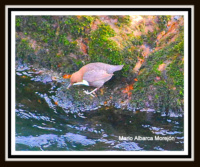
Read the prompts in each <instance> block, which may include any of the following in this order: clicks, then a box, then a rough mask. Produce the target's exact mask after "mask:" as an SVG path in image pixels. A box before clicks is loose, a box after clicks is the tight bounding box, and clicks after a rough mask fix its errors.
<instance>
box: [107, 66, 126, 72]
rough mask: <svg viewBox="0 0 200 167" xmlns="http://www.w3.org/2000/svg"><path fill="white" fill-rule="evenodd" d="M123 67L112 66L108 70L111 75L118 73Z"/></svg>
mask: <svg viewBox="0 0 200 167" xmlns="http://www.w3.org/2000/svg"><path fill="white" fill-rule="evenodd" d="M123 66H124V65H113V66H112V68H110V69H109V72H110V73H113V72H115V71H119V70H121V69H122V68H123Z"/></svg>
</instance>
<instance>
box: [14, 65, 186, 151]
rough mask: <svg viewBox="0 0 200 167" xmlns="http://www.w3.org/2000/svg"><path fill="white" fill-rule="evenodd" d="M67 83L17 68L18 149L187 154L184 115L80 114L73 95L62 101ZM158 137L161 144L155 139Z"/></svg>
mask: <svg viewBox="0 0 200 167" xmlns="http://www.w3.org/2000/svg"><path fill="white" fill-rule="evenodd" d="M62 82H63V81H62V80H60V81H59V80H58V81H57V82H54V81H53V80H52V79H51V77H49V76H48V75H46V76H45V75H43V77H42V78H41V77H39V75H38V73H37V72H32V71H31V70H30V69H29V68H28V67H26V68H21V70H20V69H17V72H16V150H18V151H20V150H21V151H32V150H38V151H48V150H49V151H50V150H51V151H61V150H63V151H71V150H73V151H89V150H92V151H104V150H121V151H124V150H126V151H140V150H158V151H163V150H183V145H184V137H183V136H184V134H183V117H182V116H181V115H178V114H174V113H173V114H171V116H167V115H166V114H164V113H159V112H145V111H143V112H141V111H129V110H121V109H119V108H116V107H114V106H113V107H112V106H109V107H108V106H104V105H101V106H99V107H97V108H94V110H91V109H85V108H84V109H85V110H76V106H74V105H73V102H72V101H70V100H69V99H70V98H71V100H73V98H72V97H71V96H68V97H67V98H64V97H63V98H62V100H61V98H60V96H59V93H58V91H59V89H61V87H62V84H61V83H62ZM59 99H60V100H59ZM55 101H57V102H58V103H59V104H60V105H58V103H55ZM66 105H67V106H68V108H67V109H66V108H65V106H66ZM69 106H71V110H70V107H69ZM155 136H159V137H160V138H161V139H162V140H161V139H160V140H155ZM123 137H125V138H123ZM145 137H146V138H145ZM162 137H168V138H169V137H171V138H174V140H169V141H166V140H164V139H163V138H162ZM136 138H138V139H136ZM141 138H142V139H141ZM120 139H121V140H120ZM140 139H141V140H140ZM148 139H153V140H148Z"/></svg>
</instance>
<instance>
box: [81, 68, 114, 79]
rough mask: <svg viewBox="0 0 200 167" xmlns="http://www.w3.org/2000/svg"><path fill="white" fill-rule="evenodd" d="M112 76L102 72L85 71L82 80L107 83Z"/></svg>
mask: <svg viewBox="0 0 200 167" xmlns="http://www.w3.org/2000/svg"><path fill="white" fill-rule="evenodd" d="M112 76H113V74H108V73H107V72H106V71H104V70H91V71H87V72H85V73H84V75H83V79H84V80H86V81H88V82H95V81H99V80H103V81H104V82H106V81H108V80H109V79H110V78H111V77H112Z"/></svg>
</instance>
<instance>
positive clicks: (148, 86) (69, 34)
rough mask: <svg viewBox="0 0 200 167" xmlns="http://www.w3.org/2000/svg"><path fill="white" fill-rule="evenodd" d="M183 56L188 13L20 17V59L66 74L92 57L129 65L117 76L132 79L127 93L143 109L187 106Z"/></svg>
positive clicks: (90, 60) (18, 41) (17, 42)
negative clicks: (185, 18) (175, 16)
mask: <svg viewBox="0 0 200 167" xmlns="http://www.w3.org/2000/svg"><path fill="white" fill-rule="evenodd" d="M136 20H137V21H136ZM183 57H184V38H183V18H182V17H178V19H175V18H174V17H173V16H137V17H136V18H133V16H17V17H16V59H17V60H21V61H23V62H26V63H31V64H39V66H41V67H46V68H49V69H52V70H57V71H59V72H63V73H72V72H74V71H77V70H78V69H79V68H80V67H82V66H83V65H85V64H87V63H90V62H104V63H108V64H123V65H124V67H123V70H122V71H121V72H119V73H118V75H117V78H118V79H119V78H121V77H125V78H126V79H127V81H129V84H131V85H132V87H133V88H132V87H131V89H128V91H125V92H126V93H129V94H128V95H129V96H130V97H129V99H131V103H133V104H134V105H135V106H136V107H140V108H141V107H147V108H148V107H150V108H151V107H152V108H155V109H157V110H167V111H168V110H170V109H173V110H178V111H181V110H183V96H184V89H183V87H184V73H183V72H184V59H183ZM135 78H137V80H134V79H135ZM129 87H130V85H129Z"/></svg>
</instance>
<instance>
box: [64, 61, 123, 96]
mask: <svg viewBox="0 0 200 167" xmlns="http://www.w3.org/2000/svg"><path fill="white" fill-rule="evenodd" d="M123 66H124V65H110V64H106V63H102V62H95V63H89V64H87V65H85V66H83V67H82V68H80V69H79V70H78V71H77V72H75V73H73V74H72V75H71V78H70V84H69V85H68V87H67V89H69V88H70V86H72V85H86V86H93V87H95V89H94V90H92V91H91V92H88V91H84V93H86V94H88V95H91V96H93V95H92V93H95V92H96V91H97V90H98V89H99V88H101V87H102V86H103V85H104V83H105V82H107V81H109V80H110V79H111V78H112V76H113V75H114V74H113V73H114V72H115V71H120V70H121V69H122V68H123Z"/></svg>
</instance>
